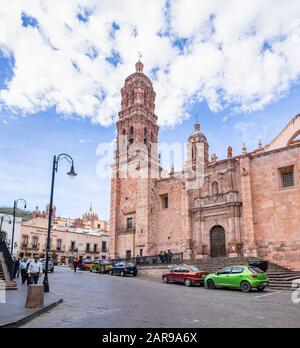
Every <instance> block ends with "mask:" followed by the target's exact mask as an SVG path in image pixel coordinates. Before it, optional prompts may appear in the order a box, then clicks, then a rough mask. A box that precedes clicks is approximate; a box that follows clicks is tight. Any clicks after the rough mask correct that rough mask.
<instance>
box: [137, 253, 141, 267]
mask: <svg viewBox="0 0 300 348" xmlns="http://www.w3.org/2000/svg"><path fill="white" fill-rule="evenodd" d="M140 260H141V258H140V255H136V264H137V265H138V264H139V263H140Z"/></svg>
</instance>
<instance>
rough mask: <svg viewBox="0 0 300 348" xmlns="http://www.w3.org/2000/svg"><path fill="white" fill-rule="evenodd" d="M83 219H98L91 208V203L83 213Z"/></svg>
mask: <svg viewBox="0 0 300 348" xmlns="http://www.w3.org/2000/svg"><path fill="white" fill-rule="evenodd" d="M83 219H84V220H85V221H94V220H98V214H97V213H96V212H94V211H93V208H92V203H91V205H90V209H89V210H88V211H87V212H86V213H85V214H84V215H83Z"/></svg>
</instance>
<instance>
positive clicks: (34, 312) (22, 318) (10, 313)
mask: <svg viewBox="0 0 300 348" xmlns="http://www.w3.org/2000/svg"><path fill="white" fill-rule="evenodd" d="M39 283H40V284H41V283H42V279H40V281H39ZM17 285H18V290H9V291H6V303H0V328H1V327H18V326H20V325H22V324H24V323H26V322H27V321H29V320H31V319H33V318H34V317H36V316H38V315H40V314H42V313H44V312H46V311H48V310H50V309H51V308H53V307H55V306H57V305H58V304H59V303H61V302H62V301H63V299H62V298H61V297H60V296H58V295H56V294H55V293H53V292H50V293H47V294H45V299H44V307H42V308H35V309H29V308H25V302H26V297H27V285H26V284H25V285H22V283H21V282H20V280H17Z"/></svg>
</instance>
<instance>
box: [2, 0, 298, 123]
mask: <svg viewBox="0 0 300 348" xmlns="http://www.w3.org/2000/svg"><path fill="white" fill-rule="evenodd" d="M167 3H168V4H170V7H169V8H167V6H166V4H167ZM87 13H88V15H87ZM22 14H26V15H29V16H31V17H32V18H34V19H35V20H36V21H37V23H38V28H37V27H33V26H30V25H28V26H27V27H24V26H23V25H22V19H21V17H22ZM78 14H80V15H81V16H82V17H81V18H82V19H85V20H84V21H80V20H79V19H78V18H77V16H78ZM113 23H115V29H116V28H117V30H115V31H113V28H112V25H113ZM0 29H1V33H0V49H1V51H2V52H3V53H4V54H5V55H6V56H9V55H10V56H11V57H13V59H14V68H13V75H12V79H11V80H10V81H8V82H7V86H6V88H4V89H2V90H1V91H0V103H2V105H3V106H5V107H7V108H10V109H11V110H13V111H14V112H17V113H18V112H21V113H23V114H24V113H25V114H30V113H36V112H38V111H40V110H45V109H47V108H49V107H53V106H55V107H56V108H57V111H58V112H59V113H63V114H76V115H78V116H80V117H90V118H91V119H92V121H93V122H96V123H100V124H102V125H105V126H106V125H109V124H111V123H112V121H113V119H114V118H115V117H116V115H117V112H118V111H119V109H120V88H121V87H122V84H123V83H124V79H125V78H126V76H127V75H129V74H130V73H132V72H133V68H134V63H135V61H136V59H137V51H141V52H142V53H143V62H144V64H145V72H146V73H147V74H150V72H151V71H152V69H154V68H156V69H159V70H158V71H157V79H156V80H155V81H154V86H155V90H156V92H157V101H156V105H157V114H158V116H159V123H160V125H166V126H172V125H174V124H176V123H178V122H181V121H182V120H183V119H185V118H187V117H188V116H189V115H188V109H189V107H190V106H191V104H192V103H194V102H195V101H202V100H204V101H206V102H207V103H208V105H209V107H210V109H211V110H213V111H218V110H221V109H223V108H232V109H234V110H236V111H244V112H251V111H254V110H258V109H262V108H264V107H265V106H266V105H268V104H269V103H271V102H273V101H275V100H277V99H279V98H280V97H282V96H283V95H285V94H286V93H287V92H288V90H289V88H290V87H291V85H292V84H293V83H295V82H296V81H297V80H298V79H299V76H300V49H299V44H300V2H299V1H298V0H289V1H288V2H286V3H285V4H284V6H282V1H281V0H265V1H261V0H244V1H238V0H227V1H226V2H225V1H222V0H211V1H205V0H173V1H171V2H166V1H164V0H156V1H151V2H149V1H146V0H127V1H124V0H115V1H109V0H102V1H96V0H86V1H84V0H74V1H72V2H70V1H66V0H63V1H60V0H51V1H37V0H27V1H26V2H22V1H18V0H0ZM175 42H176V43H177V45H174V43H175ZM113 52H117V53H118V55H119V57H120V59H121V63H120V64H118V65H117V66H116V67H115V66H113V65H112V64H110V63H109V62H108V61H107V58H108V57H111V56H112V54H113Z"/></svg>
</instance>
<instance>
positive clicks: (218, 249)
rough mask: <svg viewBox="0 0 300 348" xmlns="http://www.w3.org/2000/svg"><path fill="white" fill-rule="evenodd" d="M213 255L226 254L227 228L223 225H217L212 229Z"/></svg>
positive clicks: (222, 255)
mask: <svg viewBox="0 0 300 348" xmlns="http://www.w3.org/2000/svg"><path fill="white" fill-rule="evenodd" d="M210 250H211V257H225V256H226V239H225V230H224V228H223V227H222V226H215V227H213V228H212V229H211V231H210Z"/></svg>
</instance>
